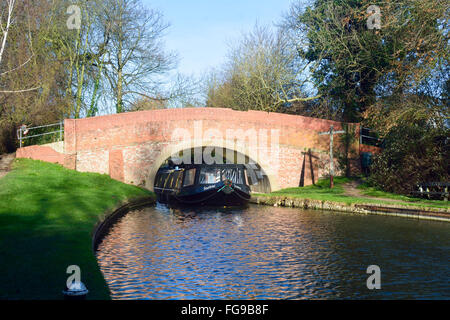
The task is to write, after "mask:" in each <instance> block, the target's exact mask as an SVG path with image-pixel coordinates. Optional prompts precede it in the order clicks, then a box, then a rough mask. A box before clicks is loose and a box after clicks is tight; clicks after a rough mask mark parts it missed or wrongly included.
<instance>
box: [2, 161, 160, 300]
mask: <svg viewBox="0 0 450 320" xmlns="http://www.w3.org/2000/svg"><path fill="white" fill-rule="evenodd" d="M143 196H153V193H151V192H150V191H147V190H144V189H141V188H138V187H135V186H131V185H127V184H124V183H121V182H118V181H115V180H112V179H111V178H109V177H108V176H106V175H100V174H93V173H80V172H76V171H72V170H68V169H65V168H63V167H61V166H59V165H55V164H50V163H45V162H41V161H34V160H28V159H18V160H15V162H14V164H13V170H12V171H11V172H10V173H8V174H7V175H6V176H5V177H3V178H2V179H0V259H1V260H0V299H61V298H62V293H61V291H62V290H63V289H64V286H65V283H66V280H67V277H68V276H69V275H68V274H66V268H67V267H68V266H69V265H78V266H80V268H81V281H83V283H85V284H86V286H87V288H88V289H89V291H90V292H89V294H88V299H109V290H108V287H107V284H106V282H105V280H104V278H103V275H102V273H101V271H100V269H99V267H98V264H97V260H96V257H95V255H94V253H93V251H92V235H93V230H94V227H95V224H96V223H97V222H98V221H99V217H100V216H101V215H102V214H104V213H105V212H106V211H108V210H111V209H113V208H114V207H115V206H117V205H119V204H120V203H121V202H123V201H126V200H129V199H133V198H138V197H143Z"/></svg>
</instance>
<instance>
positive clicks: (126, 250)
mask: <svg viewBox="0 0 450 320" xmlns="http://www.w3.org/2000/svg"><path fill="white" fill-rule="evenodd" d="M449 234H450V224H448V223H442V222H434V221H416V220H409V219H404V218H394V217H384V216H359V215H349V214H335V213H330V212H319V211H305V210H300V209H290V208H274V207H259V206H250V207H248V208H246V209H241V210H235V209H176V210H174V209H169V208H167V207H165V206H162V205H159V204H158V205H157V206H156V207H152V208H145V209H142V210H136V211H133V212H130V213H129V214H127V215H126V216H125V217H123V218H122V219H121V220H120V221H119V222H118V223H117V224H116V225H114V227H113V228H112V229H111V231H110V233H109V234H108V235H107V236H106V237H105V239H104V240H103V242H102V243H101V244H100V246H99V250H98V252H97V258H98V261H99V264H100V267H101V270H102V272H103V274H104V276H105V279H106V281H107V282H108V285H109V287H110V290H111V293H112V297H113V298H114V299H345V298H361V299H378V298H381V299H393V298H395V299H400V298H408V299H417V298H426V299H439V298H440V299H450V284H449V281H448V274H449V271H450V265H449V259H448V254H449V252H450V251H449V250H450V237H449ZM371 264H376V265H379V266H380V268H381V271H382V289H381V290H375V291H371V290H368V289H367V288H366V280H367V277H368V276H369V275H367V274H366V269H367V267H368V266H369V265H371Z"/></svg>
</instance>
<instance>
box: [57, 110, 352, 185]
mask: <svg viewBox="0 0 450 320" xmlns="http://www.w3.org/2000/svg"><path fill="white" fill-rule="evenodd" d="M199 120H202V127H203V128H202V132H203V133H204V132H205V131H207V130H209V129H216V130H219V131H220V132H223V134H224V135H225V132H226V130H233V131H236V130H239V129H242V130H248V129H254V130H255V132H258V133H259V132H262V131H261V130H268V132H270V130H272V129H274V130H279V134H280V135H279V144H280V158H279V159H270V157H271V156H269V159H265V160H266V161H267V163H268V165H267V166H269V167H270V166H273V165H274V164H275V163H277V164H279V172H278V174H277V180H278V187H279V188H285V187H294V186H299V185H300V182H301V181H300V180H301V177H302V171H303V173H304V177H303V183H304V184H305V185H308V184H311V183H312V173H311V168H310V167H311V164H310V163H309V158H307V159H306V161H305V164H306V167H305V169H304V170H302V169H303V162H304V158H305V154H304V153H305V152H307V151H308V150H309V149H311V152H312V154H313V155H314V157H313V161H312V162H313V163H312V166H313V168H314V172H313V173H314V179H315V180H316V181H317V178H318V177H320V176H322V175H324V174H326V173H327V172H328V171H327V169H326V167H325V166H327V160H328V157H329V155H328V151H329V136H319V135H318V132H320V131H328V130H329V128H330V125H333V126H334V128H335V130H341V129H342V124H341V123H339V122H335V121H328V120H322V119H316V118H309V117H302V116H295V115H287V114H278V113H267V112H261V111H234V110H231V109H218V108H186V109H168V110H167V109H166V110H151V111H140V112H130V113H123V114H114V115H107V116H101V117H94V118H87V119H77V120H73V119H70V120H66V121H65V153H66V157H65V159H64V164H65V166H66V167H68V168H71V169H76V170H79V171H90V172H100V173H108V174H110V175H111V176H112V177H113V178H114V179H117V180H120V181H124V182H127V183H133V184H136V185H146V186H147V187H150V188H151V187H152V186H151V185H148V184H149V183H150V182H149V181H151V179H152V177H151V176H150V175H151V174H150V172H152V171H154V167H155V166H159V163H155V161H157V159H158V158H159V157H160V156H161V155H162V154H163V153H164V150H167V148H168V147H169V146H171V145H175V144H177V143H180V141H171V138H172V133H173V132H174V130H175V129H176V128H184V129H186V130H187V131H188V132H189V133H190V134H191V136H194V123H195V122H196V121H199ZM335 144H336V145H335V147H336V150H338V149H339V145H338V144H339V139H337V138H336V136H335ZM357 147H358V146H356V148H357ZM270 164H272V165H270ZM336 165H337V163H336ZM335 167H336V166H335ZM263 169H264V168H263ZM266 169H267V168H266ZM269 169H270V168H269ZM150 184H151V183H150Z"/></svg>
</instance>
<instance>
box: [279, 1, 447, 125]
mask: <svg viewBox="0 0 450 320" xmlns="http://www.w3.org/2000/svg"><path fill="white" fill-rule="evenodd" d="M370 5H378V6H379V7H380V9H381V14H382V15H381V22H382V24H381V29H380V30H377V29H373V30H370V29H369V28H368V27H367V19H368V18H369V16H370V14H369V13H367V8H368V7H369V6H370ZM448 9H449V8H448V3H447V2H446V1H441V0H437V1H421V0H400V1H398V0H388V1H384V0H383V1H381V0H379V1H372V0H362V1H354V0H344V1H335V0H315V1H313V2H312V5H310V6H306V5H305V4H304V3H303V2H301V1H298V2H297V3H294V5H293V6H292V8H291V11H290V13H289V14H288V15H287V16H286V18H285V23H284V27H285V28H286V30H288V31H289V32H290V33H291V34H292V35H293V37H294V38H295V39H296V42H297V47H298V48H299V50H298V51H299V55H300V57H301V58H303V59H307V60H309V61H318V62H320V67H319V68H317V69H315V70H314V71H313V79H314V80H315V85H316V86H317V88H318V89H319V93H322V94H323V96H324V97H327V98H328V99H332V101H333V105H334V108H336V109H337V110H339V112H340V113H341V114H342V115H343V119H344V120H346V121H350V122H357V121H360V120H362V118H363V117H362V114H363V113H364V112H365V111H366V110H367V108H368V107H369V106H372V105H373V104H375V102H376V101H377V99H378V98H379V97H380V96H381V97H385V96H390V95H392V94H397V95H403V94H404V93H406V92H407V91H408V90H410V89H411V88H413V87H418V86H420V85H421V82H422V81H423V80H425V79H427V78H428V77H429V76H430V74H432V72H433V70H434V69H435V68H436V66H437V64H441V65H442V64H445V62H446V61H447V62H448V49H447V45H448V40H449V39H448ZM324 99H325V98H324ZM374 112H376V109H375V110H374Z"/></svg>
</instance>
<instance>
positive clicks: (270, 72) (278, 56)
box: [208, 26, 319, 111]
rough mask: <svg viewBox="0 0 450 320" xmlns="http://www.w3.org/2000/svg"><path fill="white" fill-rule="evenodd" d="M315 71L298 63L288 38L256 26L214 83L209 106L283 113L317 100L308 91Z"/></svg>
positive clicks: (299, 61) (233, 49) (302, 62)
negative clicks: (283, 109) (291, 107)
mask: <svg viewBox="0 0 450 320" xmlns="http://www.w3.org/2000/svg"><path fill="white" fill-rule="evenodd" d="M312 67H313V66H312V64H310V63H305V62H304V61H301V60H299V59H298V54H297V51H296V50H295V46H294V47H293V46H292V43H291V42H290V39H289V37H287V36H286V35H285V34H283V33H282V32H278V31H275V32H274V31H272V30H270V29H269V28H267V27H259V26H256V27H255V29H254V30H253V31H252V32H250V33H248V34H245V35H244V36H243V38H242V39H241V40H240V41H239V42H238V43H237V45H235V46H234V47H233V48H232V50H231V52H230V54H229V59H228V63H227V64H226V65H225V67H224V70H223V71H222V73H221V74H219V75H215V76H213V77H212V79H210V81H209V88H208V105H209V106H216V107H231V108H236V109H257V110H264V111H280V108H281V107H282V106H289V105H292V103H295V102H304V101H310V100H314V99H317V98H318V97H319V96H317V95H314V93H312V92H309V91H310V90H309V88H308V83H310V79H309V73H308V71H309V70H310V69H311V68H312Z"/></svg>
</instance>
